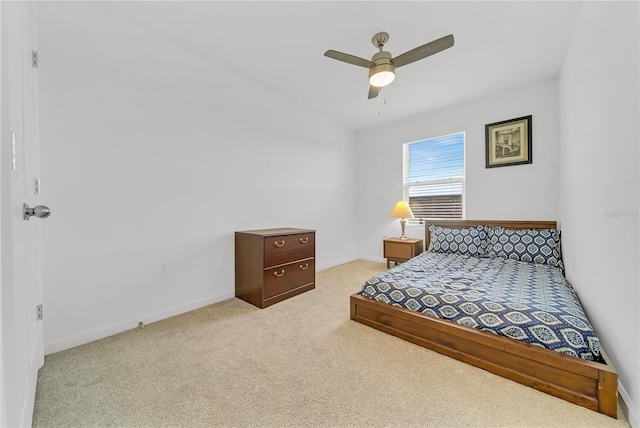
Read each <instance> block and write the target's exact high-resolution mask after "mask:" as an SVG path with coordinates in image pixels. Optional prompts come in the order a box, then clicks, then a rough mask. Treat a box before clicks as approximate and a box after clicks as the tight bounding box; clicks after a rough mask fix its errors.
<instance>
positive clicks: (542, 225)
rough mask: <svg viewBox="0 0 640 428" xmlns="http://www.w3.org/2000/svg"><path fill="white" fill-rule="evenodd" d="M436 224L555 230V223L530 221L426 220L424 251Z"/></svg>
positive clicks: (444, 225) (427, 246)
mask: <svg viewBox="0 0 640 428" xmlns="http://www.w3.org/2000/svg"><path fill="white" fill-rule="evenodd" d="M430 224H435V225H436V226H442V227H471V226H477V225H479V224H486V225H487V226H502V227H504V228H505V229H512V230H520V229H555V228H556V222H555V221H546V220H542V221H529V220H526V221H525V220H425V225H424V249H425V251H426V250H427V249H428V248H429V242H431V241H430V239H429V225H430Z"/></svg>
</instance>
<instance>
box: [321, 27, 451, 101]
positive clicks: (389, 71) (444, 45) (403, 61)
mask: <svg viewBox="0 0 640 428" xmlns="http://www.w3.org/2000/svg"><path fill="white" fill-rule="evenodd" d="M388 40H389V34H387V33H385V32H381V33H378V34H376V35H375V36H373V38H372V39H371V43H373V45H374V46H375V47H376V48H378V49H380V51H378V52H377V53H376V54H375V55H373V56H372V57H371V61H369V60H367V59H364V58H360V57H357V56H354V55H349V54H346V53H342V52H338V51H334V50H331V49H329V50H328V51H326V52H325V53H324V56H326V57H329V58H333V59H337V60H338V61H343V62H347V63H349V64H353V65H357V66H360V67H365V68H368V69H369V85H370V86H369V99H371V98H375V97H377V96H378V94H379V93H380V88H382V87H383V86H386V85H388V84H389V83H391V82H393V80H394V79H395V77H396V73H395V71H396V68H398V67H402V66H403V65H407V64H411V63H412V62H415V61H418V60H420V59H423V58H426V57H428V56H431V55H433V54H437V53H438V52H440V51H443V50H445V49H448V48H450V47H451V46H453V34H449V35H448V36H444V37H441V38H439V39H437V40H434V41H432V42H429V43H427V44H425V45H422V46H419V47H417V48H415V49H412V50H410V51H408V52H405V53H403V54H402V55H398V56H397V57H395V58H393V57H392V56H391V54H390V53H389V52H387V51H385V50H383V48H384V44H385V43H387V41H388Z"/></svg>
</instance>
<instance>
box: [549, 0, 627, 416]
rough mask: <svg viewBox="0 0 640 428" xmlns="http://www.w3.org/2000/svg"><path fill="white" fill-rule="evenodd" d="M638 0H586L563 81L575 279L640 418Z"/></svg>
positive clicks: (564, 183)
mask: <svg viewBox="0 0 640 428" xmlns="http://www.w3.org/2000/svg"><path fill="white" fill-rule="evenodd" d="M638 12H639V10H638V3H637V2H624V3H614V2H605V3H600V2H585V3H584V4H583V6H582V11H581V14H580V17H579V19H578V23H577V25H576V28H575V33H574V35H573V39H572V43H571V45H570V47H569V50H568V52H567V56H566V59H565V62H564V65H563V68H562V73H561V76H560V83H559V88H560V90H559V105H560V123H561V138H560V188H559V193H558V196H559V210H558V211H559V218H560V220H561V222H562V229H563V231H562V234H563V236H562V241H563V253H564V259H565V262H566V266H567V277H568V279H569V280H570V281H571V282H572V284H573V286H574V287H575V289H576V290H577V292H578V295H579V296H580V299H581V301H582V303H583V305H584V307H585V310H586V312H587V315H588V316H589V319H590V320H591V322H592V323H593V325H594V327H595V329H596V332H597V333H598V335H599V336H600V339H601V341H602V343H603V346H604V348H605V350H606V351H607V352H608V354H609V356H610V357H611V359H612V360H613V363H614V365H615V366H616V368H617V370H618V373H619V376H620V379H619V380H620V385H621V389H620V393H621V394H622V396H623V398H624V399H625V401H626V403H627V404H628V405H629V408H630V421H631V423H632V426H634V427H638V426H640V422H639V420H638V417H639V414H638V406H639V405H640V396H639V394H640V386H639V380H640V370H639V367H638V364H639V363H638V355H639V354H638V351H639V349H638V339H639V338H638V336H639V333H638V331H639V317H638V303H639V295H638V284H639V275H638V259H639V250H638V248H639V246H638V234H639V228H638V209H639V205H638V191H639V188H638V180H639V176H638V167H639V162H638V141H639V132H638V117H639V114H640V111H639V108H638V102H639V95H638V93H639V89H638V76H639V70H638V48H639V46H638V39H639V34H638Z"/></svg>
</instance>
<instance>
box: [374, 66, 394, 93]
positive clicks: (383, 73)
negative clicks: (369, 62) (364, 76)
mask: <svg viewBox="0 0 640 428" xmlns="http://www.w3.org/2000/svg"><path fill="white" fill-rule="evenodd" d="M395 78H396V68H395V67H394V66H393V64H378V65H374V66H373V67H371V69H370V70H369V84H370V85H371V86H375V87H378V88H382V87H383V86H387V85H388V84H389V83H391V82H393V80H394V79H395Z"/></svg>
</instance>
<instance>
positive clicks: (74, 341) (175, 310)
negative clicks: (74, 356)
mask: <svg viewBox="0 0 640 428" xmlns="http://www.w3.org/2000/svg"><path fill="white" fill-rule="evenodd" d="M234 296H235V291H233V290H232V291H228V292H225V293H222V294H218V295H216V296H213V297H208V298H206V299H201V300H196V301H193V302H190V303H186V304H183V305H178V306H173V307H171V308H167V309H163V310H161V311H157V312H153V313H150V314H146V315H141V316H138V317H136V318H132V319H129V320H126V321H122V322H119V323H117V324H112V325H110V326H107V327H105V328H101V329H99V330H95V331H92V332H89V333H85V334H81V335H79V336H74V337H69V338H67V339H63V340H60V341H58V342H53V343H48V344H45V346H44V353H45V355H49V354H54V353H56V352H60V351H64V350H66V349H70V348H73V347H76V346H80V345H84V344H85V343H89V342H93V341H94V340H99V339H104V338H105V337H109V336H113V335H114V334H118V333H122V332H123V331H127V330H131V329H132V328H136V327H137V326H138V323H139V322H140V321H143V322H144V323H145V324H149V323H152V322H156V321H160V320H163V319H165V318H169V317H173V316H176V315H180V314H183V313H185V312H189V311H193V310H194V309H199V308H202V307H204V306H207V305H211V304H213V303H218V302H222V301H223V300H227V299H231V298H232V297H234Z"/></svg>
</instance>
